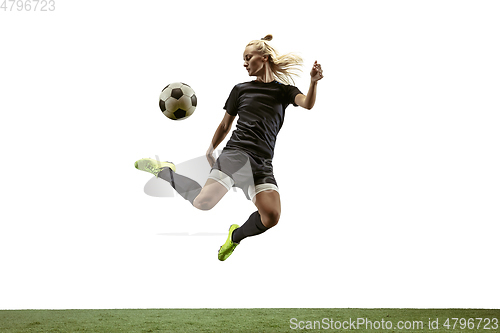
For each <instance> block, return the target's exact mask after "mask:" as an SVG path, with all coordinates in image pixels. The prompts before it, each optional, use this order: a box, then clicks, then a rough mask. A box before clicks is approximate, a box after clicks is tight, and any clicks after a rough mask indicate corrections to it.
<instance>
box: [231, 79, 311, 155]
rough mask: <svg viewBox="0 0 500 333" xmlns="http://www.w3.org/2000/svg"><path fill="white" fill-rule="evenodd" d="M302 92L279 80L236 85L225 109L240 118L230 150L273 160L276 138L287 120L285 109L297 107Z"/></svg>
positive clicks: (232, 137)
mask: <svg viewBox="0 0 500 333" xmlns="http://www.w3.org/2000/svg"><path fill="white" fill-rule="evenodd" d="M300 93H301V92H300V90H299V89H298V88H297V87H295V86H292V85H285V84H282V83H280V82H278V81H273V82H269V83H264V82H259V81H250V82H245V83H240V84H237V85H236V86H234V88H233V90H232V91H231V93H230V94H229V98H228V99H227V101H226V104H225V105H224V109H225V110H226V112H227V113H229V114H230V115H232V116H236V115H238V116H239V117H238V121H237V123H236V129H235V130H234V131H233V134H232V136H231V138H230V139H229V141H228V143H227V144H226V148H235V149H241V150H243V151H245V152H247V153H250V154H254V155H256V156H258V157H260V158H265V159H272V158H273V156H274V146H275V144H276V137H277V136H278V132H279V131H280V129H281V126H282V125H283V121H284V119H285V109H286V108H287V106H288V105H290V104H293V105H294V106H298V105H297V104H295V96H297V94H300Z"/></svg>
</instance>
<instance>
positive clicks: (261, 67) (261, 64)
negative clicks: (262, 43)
mask: <svg viewBox="0 0 500 333" xmlns="http://www.w3.org/2000/svg"><path fill="white" fill-rule="evenodd" d="M255 49H256V47H255V45H250V46H247V47H246V48H245V52H244V53H243V61H244V63H243V66H244V67H245V69H246V70H247V71H248V75H250V76H259V75H261V74H263V73H265V64H266V62H267V59H268V58H269V57H268V56H262V55H261V54H260V53H259V52H257V51H256V50H255Z"/></svg>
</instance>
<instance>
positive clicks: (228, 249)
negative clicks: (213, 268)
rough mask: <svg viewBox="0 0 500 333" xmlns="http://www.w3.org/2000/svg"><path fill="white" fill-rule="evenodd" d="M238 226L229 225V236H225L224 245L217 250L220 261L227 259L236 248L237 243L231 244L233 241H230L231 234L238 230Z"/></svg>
mask: <svg viewBox="0 0 500 333" xmlns="http://www.w3.org/2000/svg"><path fill="white" fill-rule="evenodd" d="M239 227H240V226H239V225H237V224H233V225H231V227H230V228H229V235H228V236H227V240H226V242H225V243H224V245H222V246H221V247H220V249H219V255H218V257H219V260H220V261H224V260H226V259H227V258H229V256H230V255H231V253H233V251H234V249H235V248H236V246H238V243H233V240H232V238H231V237H232V236H233V232H234V231H235V230H236V229H238V228H239Z"/></svg>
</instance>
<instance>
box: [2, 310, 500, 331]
mask: <svg viewBox="0 0 500 333" xmlns="http://www.w3.org/2000/svg"><path fill="white" fill-rule="evenodd" d="M499 320H500V310H494V309H137V310H133V309H130V310H5V311H0V332H2V333H7V332H16V333H24V332H37V333H44V332H64V333H66V332H106V333H113V332H127V333H133V332H141V333H142V332H273V333H274V332H353V331H359V332H390V333H393V332H407V333H410V332H450V333H452V332H456V333H458V332H489V333H496V332H500V328H499V325H500V323H499V322H498V321H499ZM464 324H465V326H464ZM389 325H390V327H389ZM397 325H399V328H398V326H397Z"/></svg>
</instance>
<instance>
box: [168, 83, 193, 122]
mask: <svg viewBox="0 0 500 333" xmlns="http://www.w3.org/2000/svg"><path fill="white" fill-rule="evenodd" d="M196 104H197V99H196V94H195V93H194V90H193V88H191V87H190V86H189V85H187V84H185V83H182V82H174V83H170V84H169V85H168V86H166V87H165V88H164V89H163V90H162V91H161V94H160V109H161V112H163V114H164V115H165V116H167V117H168V118H170V119H173V120H184V119H186V118H188V117H189V116H191V115H192V114H193V112H194V110H195V109H196Z"/></svg>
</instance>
